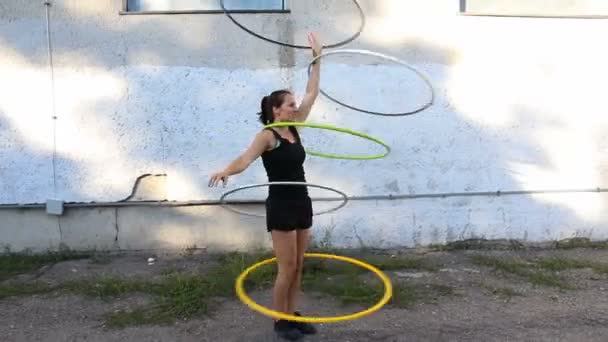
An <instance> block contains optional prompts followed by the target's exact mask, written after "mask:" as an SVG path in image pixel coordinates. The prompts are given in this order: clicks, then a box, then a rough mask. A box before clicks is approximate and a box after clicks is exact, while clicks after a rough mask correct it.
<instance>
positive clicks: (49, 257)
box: [0, 250, 91, 281]
mask: <svg viewBox="0 0 608 342" xmlns="http://www.w3.org/2000/svg"><path fill="white" fill-rule="evenodd" d="M89 257H91V254H90V253H80V252H73V251H69V250H61V251H58V252H48V253H44V254H33V253H31V252H27V251H26V252H23V253H11V252H7V253H4V254H0V281H2V280H5V279H8V278H11V277H13V276H15V275H18V274H21V273H27V272H31V271H35V270H38V269H40V268H41V267H42V266H45V265H52V264H56V263H58V262H62V261H68V260H78V259H86V258H89Z"/></svg>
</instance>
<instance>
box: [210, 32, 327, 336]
mask: <svg viewBox="0 0 608 342" xmlns="http://www.w3.org/2000/svg"><path fill="white" fill-rule="evenodd" d="M308 42H309V44H310V47H311V48H312V52H313V56H317V55H319V54H320V53H321V51H322V45H321V44H320V43H319V41H318V39H317V37H316V35H315V34H313V33H310V34H309V35H308ZM320 68H321V66H320V63H319V61H317V62H316V63H315V64H314V65H313V67H312V68H311V72H310V76H309V79H308V84H307V86H306V95H305V96H304V98H303V99H302V102H301V104H300V106H299V107H297V106H296V101H295V98H294V96H293V94H292V93H291V92H290V91H288V90H277V91H274V92H272V93H271V94H270V95H268V96H265V97H264V98H263V99H262V103H261V112H260V113H259V115H260V121H261V122H262V123H263V124H264V125H267V124H270V123H273V122H294V121H299V122H302V121H306V118H307V117H308V114H309V113H310V110H311V108H312V106H313V104H314V102H315V100H316V98H317V95H318V94H319V79H320V71H321V70H320ZM260 156H261V157H262V161H263V164H264V168H265V169H266V172H267V174H268V181H269V182H278V181H291V182H306V179H305V176H304V167H303V164H304V160H305V157H306V153H305V152H304V148H303V147H302V144H301V141H300V136H299V134H298V131H297V129H296V128H295V127H294V126H288V127H275V128H268V129H264V130H262V131H261V132H259V133H258V134H257V135H256V137H255V138H254V140H253V142H252V143H251V146H249V148H248V149H247V150H246V151H245V152H244V153H243V154H242V155H240V156H239V157H238V158H237V159H235V160H234V161H233V162H231V163H230V164H229V165H228V167H226V169H224V170H223V171H221V172H218V173H215V174H213V175H212V176H211V179H210V180H209V186H215V185H217V184H219V182H220V181H222V182H223V184H224V186H225V185H226V182H227V180H228V177H229V176H231V175H235V174H238V173H241V172H243V171H244V170H245V169H246V168H247V167H248V166H249V165H250V164H251V163H252V162H253V161H254V160H256V159H257V158H258V157H260ZM266 225H267V230H268V231H269V232H270V234H271V236H272V245H273V249H274V253H275V256H276V257H277V263H278V275H277V279H276V281H275V285H274V289H273V306H274V309H275V310H276V311H280V312H284V313H287V314H290V315H300V313H299V312H297V311H295V310H296V304H297V299H298V293H299V291H300V283H301V279H302V264H303V261H304V251H305V250H306V248H307V247H308V241H309V238H310V229H309V228H310V227H311V226H312V203H311V200H310V197H309V196H308V191H307V189H306V187H305V186H301V185H271V186H270V187H269V191H268V198H267V199H266ZM274 329H275V331H276V332H277V333H278V334H279V335H280V336H281V337H283V338H285V339H288V340H292V341H293V340H297V339H298V338H300V337H301V336H302V335H303V334H314V333H315V332H316V329H315V328H314V327H313V326H312V325H310V324H307V323H298V322H291V321H285V320H275V322H274Z"/></svg>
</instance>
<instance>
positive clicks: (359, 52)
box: [308, 49, 435, 116]
mask: <svg viewBox="0 0 608 342" xmlns="http://www.w3.org/2000/svg"><path fill="white" fill-rule="evenodd" d="M340 54H357V55H365V56H372V57H379V58H382V59H385V60H388V61H391V62H393V63H396V64H399V65H402V66H404V67H406V68H408V69H409V70H411V71H413V72H414V73H415V74H417V75H418V76H419V77H420V78H422V80H423V81H424V83H426V85H427V86H428V87H429V90H430V93H431V96H430V98H429V100H428V101H427V102H426V103H425V104H424V105H423V106H422V107H420V108H418V109H415V110H411V111H408V112H396V113H383V112H375V111H371V110H366V109H362V108H358V107H355V106H351V105H348V104H346V103H344V102H341V101H339V100H337V99H335V98H333V97H332V96H330V95H329V94H327V93H326V92H325V91H324V90H323V89H320V92H321V94H323V95H325V96H326V97H327V98H328V99H330V100H332V101H334V102H336V103H338V104H340V105H342V106H344V107H346V108H350V109H353V110H356V111H359V112H363V113H367V114H373V115H381V116H405V115H412V114H415V113H418V112H421V111H423V110H425V109H427V108H428V107H430V106H431V105H432V104H433V102H434V101H435V91H434V89H433V85H432V84H431V81H430V80H429V78H428V77H427V76H425V75H424V74H423V73H422V72H420V71H419V70H417V69H416V68H414V67H413V66H411V65H409V64H408V63H406V62H404V61H402V60H400V59H398V58H396V57H393V56H388V55H384V54H381V53H379V52H373V51H368V50H353V49H343V50H335V51H328V52H324V53H322V54H320V55H318V56H317V57H315V58H313V59H312V60H311V61H310V64H309V65H308V74H309V75H310V70H311V67H312V63H314V62H316V61H317V60H319V59H320V58H323V57H326V56H331V55H340Z"/></svg>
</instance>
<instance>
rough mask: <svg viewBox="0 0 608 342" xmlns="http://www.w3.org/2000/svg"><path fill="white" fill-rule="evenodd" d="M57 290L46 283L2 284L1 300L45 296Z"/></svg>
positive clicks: (0, 289)
mask: <svg viewBox="0 0 608 342" xmlns="http://www.w3.org/2000/svg"><path fill="white" fill-rule="evenodd" d="M53 290H55V288H54V287H51V286H49V285H48V284H45V283H40V282H35V283H20V284H0V299H4V298H8V297H18V296H30V295H37V294H44V293H48V292H51V291H53Z"/></svg>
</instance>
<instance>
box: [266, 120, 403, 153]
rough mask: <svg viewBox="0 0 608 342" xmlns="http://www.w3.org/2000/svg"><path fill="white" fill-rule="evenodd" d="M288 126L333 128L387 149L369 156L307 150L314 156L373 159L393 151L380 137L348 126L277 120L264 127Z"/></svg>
mask: <svg viewBox="0 0 608 342" xmlns="http://www.w3.org/2000/svg"><path fill="white" fill-rule="evenodd" d="M288 126H294V127H310V128H320V129H327V130H331V131H337V132H341V133H348V134H351V135H354V136H357V137H361V138H364V139H367V140H370V141H373V142H375V143H377V144H379V145H382V146H383V147H384V148H385V149H386V151H385V152H384V153H380V154H375V155H368V156H365V155H363V156H348V155H341V154H333V153H321V152H314V151H308V150H307V151H306V153H307V154H310V155H312V156H316V157H323V158H332V159H349V160H371V159H380V158H384V157H386V156H387V155H388V154H389V153H390V152H391V148H390V146H388V145H387V144H386V143H385V142H384V141H382V140H380V139H378V138H374V137H372V136H369V135H367V134H365V133H361V132H357V131H353V130H350V129H347V128H339V127H334V126H330V125H325V124H315V123H307V122H285V121H284V122H275V123H271V124H268V125H266V126H264V128H272V127H288Z"/></svg>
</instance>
